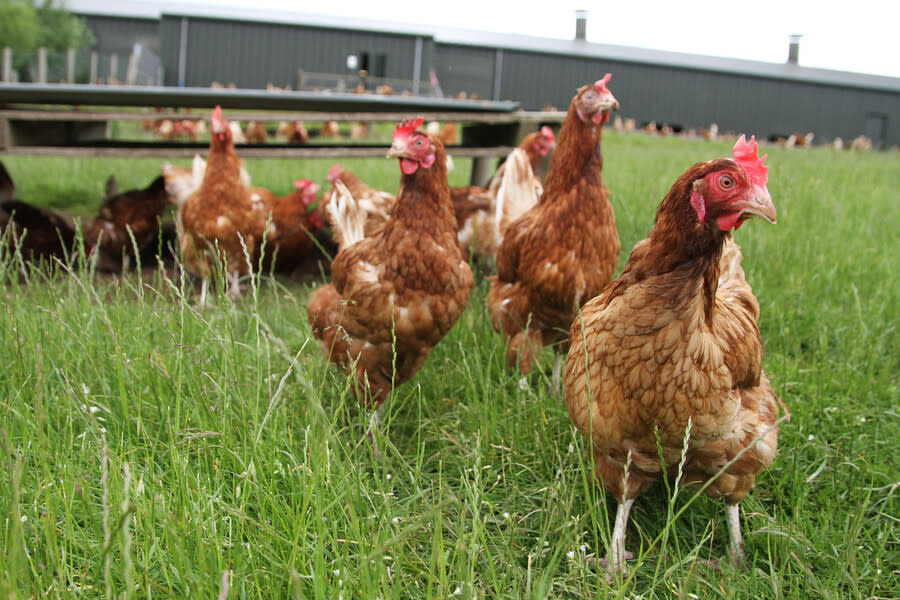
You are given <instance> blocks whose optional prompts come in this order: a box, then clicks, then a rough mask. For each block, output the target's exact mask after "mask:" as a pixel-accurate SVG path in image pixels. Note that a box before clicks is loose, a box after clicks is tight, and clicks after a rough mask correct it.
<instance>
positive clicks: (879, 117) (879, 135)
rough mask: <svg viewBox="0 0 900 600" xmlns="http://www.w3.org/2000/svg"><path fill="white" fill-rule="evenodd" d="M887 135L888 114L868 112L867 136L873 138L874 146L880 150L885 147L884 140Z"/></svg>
mask: <svg viewBox="0 0 900 600" xmlns="http://www.w3.org/2000/svg"><path fill="white" fill-rule="evenodd" d="M886 136H887V115H886V114H884V113H867V114H866V137H868V138H869V139H870V140H872V147H873V148H878V149H879V150H880V149H882V148H884V140H885V137H886Z"/></svg>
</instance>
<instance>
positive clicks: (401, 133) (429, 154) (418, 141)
mask: <svg viewBox="0 0 900 600" xmlns="http://www.w3.org/2000/svg"><path fill="white" fill-rule="evenodd" d="M424 122H425V120H424V119H423V118H421V117H419V118H418V119H413V120H411V121H401V122H400V123H399V124H398V125H397V128H396V129H395V130H394V142H393V143H392V144H391V149H390V150H389V151H388V153H387V157H388V158H398V159H400V170H401V171H403V174H404V175H412V174H413V173H415V172H416V171H417V170H418V169H419V167H422V168H424V169H428V168H430V167H431V165H433V164H434V160H435V146H434V144H433V143H432V142H431V139H430V138H429V137H428V135H427V134H425V133H424V132H422V131H418V128H419V127H420V126H421V125H422V123H424Z"/></svg>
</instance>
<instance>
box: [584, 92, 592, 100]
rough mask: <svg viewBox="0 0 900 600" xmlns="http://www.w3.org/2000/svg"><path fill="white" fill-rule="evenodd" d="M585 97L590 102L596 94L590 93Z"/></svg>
mask: <svg viewBox="0 0 900 600" xmlns="http://www.w3.org/2000/svg"><path fill="white" fill-rule="evenodd" d="M584 97H585V98H587V99H588V100H593V99H594V92H588V93H587V94H585V95H584Z"/></svg>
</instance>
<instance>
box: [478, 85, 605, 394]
mask: <svg viewBox="0 0 900 600" xmlns="http://www.w3.org/2000/svg"><path fill="white" fill-rule="evenodd" d="M609 78H610V75H609V74H607V75H606V76H605V77H604V78H603V79H601V80H599V81H597V82H596V83H594V84H591V85H586V86H583V87H582V88H581V89H579V90H578V93H577V94H576V95H575V97H574V98H572V102H571V104H570V105H569V112H568V114H567V115H566V118H565V120H564V121H563V123H562V128H561V130H560V133H559V141H558V142H557V146H556V150H555V152H554V154H553V159H552V161H551V163H550V171H549V172H548V173H547V180H546V182H545V185H544V192H543V194H542V195H541V198H540V201H539V202H538V204H537V205H536V206H534V208H532V209H531V210H529V211H528V212H526V213H525V214H524V215H522V216H521V217H520V218H519V219H517V220H516V221H514V222H513V223H511V224H510V225H509V227H507V229H506V231H505V233H504V235H503V241H502V243H501V244H500V247H499V249H498V250H497V276H496V277H494V278H492V285H491V290H490V292H489V294H488V307H489V309H490V312H491V321H492V322H493V324H494V328H495V329H496V330H497V331H500V332H502V333H503V335H504V336H505V337H506V339H507V344H508V346H507V354H506V357H507V362H508V363H509V364H510V366H515V365H516V364H517V363H518V366H519V370H520V372H521V373H523V374H524V373H528V372H529V371H530V370H531V368H532V362H533V359H534V356H535V354H536V353H537V351H538V350H539V349H540V348H541V347H542V346H544V345H550V344H555V349H556V352H557V360H556V363H555V365H554V369H553V385H554V388H555V389H557V390H558V388H559V372H560V367H561V364H562V354H563V353H564V352H565V351H566V349H567V346H568V332H569V327H570V326H571V325H572V320H573V319H574V318H575V315H576V314H577V312H578V309H579V308H580V307H581V305H582V304H583V303H584V302H586V301H587V300H589V299H590V298H592V297H593V296H596V295H597V294H599V293H600V291H601V290H602V289H603V287H604V286H605V285H606V284H607V283H609V281H610V279H611V278H612V275H613V272H614V271H615V269H616V264H617V263H618V258H619V235H618V232H617V231H616V222H615V216H614V214H613V208H612V205H611V204H610V202H609V191H608V190H607V189H606V186H605V185H604V184H603V179H602V177H601V170H602V168H603V156H602V155H601V153H600V139H601V135H602V131H603V123H604V122H606V120H608V119H609V112H610V111H611V110H615V109H618V107H619V103H618V102H617V101H616V99H615V97H613V95H612V93H611V92H610V91H609V89H608V88H607V87H606V83H607V82H608V81H609Z"/></svg>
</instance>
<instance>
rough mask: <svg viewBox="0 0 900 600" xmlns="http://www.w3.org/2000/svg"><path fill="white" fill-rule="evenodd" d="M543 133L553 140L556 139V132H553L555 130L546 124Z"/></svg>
mask: <svg viewBox="0 0 900 600" xmlns="http://www.w3.org/2000/svg"><path fill="white" fill-rule="evenodd" d="M541 135H542V136H544V137H545V138H547V139H548V140H550V141H551V142H555V141H556V134H554V133H553V130H552V129H550V128H549V127H547V126H546V125H544V126H543V127H541Z"/></svg>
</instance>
